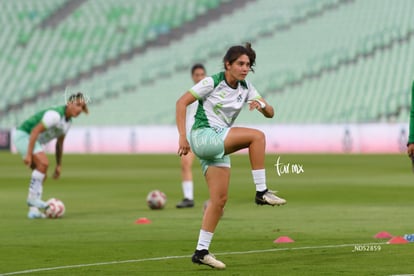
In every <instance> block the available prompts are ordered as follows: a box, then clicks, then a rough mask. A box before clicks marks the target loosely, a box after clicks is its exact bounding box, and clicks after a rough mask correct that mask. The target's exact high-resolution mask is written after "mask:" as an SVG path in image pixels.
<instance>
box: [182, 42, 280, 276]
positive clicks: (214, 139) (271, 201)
mask: <svg viewBox="0 0 414 276" xmlns="http://www.w3.org/2000/svg"><path fill="white" fill-rule="evenodd" d="M255 59H256V53H255V52H254V50H253V49H252V48H251V44H250V43H246V45H245V46H233V47H230V48H229V49H228V50H227V53H226V54H225V56H224V58H223V64H224V72H221V73H218V74H216V75H213V76H211V77H207V78H205V79H203V80H201V81H200V82H199V83H197V84H196V85H194V86H193V87H192V88H191V89H190V90H189V91H187V92H186V93H185V94H184V95H183V96H181V98H179V99H178V101H177V103H176V122H177V128H178V132H179V148H178V154H179V155H186V154H187V153H188V152H189V151H190V145H191V149H192V151H193V152H194V153H195V155H196V156H197V157H198V158H199V159H200V162H201V165H202V170H203V174H204V177H205V179H206V182H207V186H208V189H209V193H210V199H209V204H208V206H207V209H206V211H205V213H204V217H203V221H202V225H201V230H200V233H199V238H198V243H197V248H196V251H195V252H194V255H193V256H192V261H193V262H194V263H197V264H205V265H208V266H211V267H213V268H218V269H224V268H225V267H226V266H225V264H224V263H222V262H221V261H219V260H216V259H215V257H214V256H213V255H211V254H210V253H209V251H208V249H209V246H210V243H211V240H212V238H213V234H214V231H215V229H216V226H217V224H218V222H219V220H220V218H221V215H222V210H223V208H224V205H225V203H226V201H227V194H228V188H229V182H230V157H229V154H231V153H233V152H236V151H238V150H240V149H243V148H248V149H249V158H250V165H251V169H252V176H253V182H254V184H255V185H256V197H255V202H256V203H257V204H260V205H264V204H268V205H273V206H274V205H283V204H285V203H286V200H284V199H283V198H280V197H277V196H276V195H275V194H274V192H272V191H270V190H268V189H267V186H266V174H265V164H264V163H265V135H264V134H263V133H262V132H261V131H259V130H256V129H251V128H244V127H232V124H233V122H234V121H235V119H236V118H237V116H238V114H239V112H240V110H241V108H242V107H243V105H244V104H245V103H248V104H249V109H250V110H254V109H256V110H258V111H259V112H260V113H262V114H263V115H264V116H265V117H267V118H272V117H273V115H274V110H273V107H272V106H271V105H270V104H268V103H267V102H266V101H265V100H264V99H263V98H262V97H261V96H260V95H259V93H258V92H257V91H256V89H255V88H254V87H253V86H252V84H251V83H250V82H248V81H246V80H245V78H246V76H247V74H248V73H249V71H250V70H251V71H253V66H254V65H255ZM196 100H198V102H199V106H198V109H197V113H196V116H195V123H194V125H193V127H192V130H191V133H190V135H189V142H188V140H187V134H186V128H185V117H186V107H187V106H188V105H190V104H191V103H193V102H194V101H196Z"/></svg>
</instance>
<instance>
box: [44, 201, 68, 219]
mask: <svg viewBox="0 0 414 276" xmlns="http://www.w3.org/2000/svg"><path fill="white" fill-rule="evenodd" d="M47 204H48V205H49V207H48V208H47V209H46V211H45V213H46V216H47V217H48V218H61V217H62V216H63V215H64V214H65V205H64V204H63V202H62V201H61V200H59V199H57V198H51V199H49V200H48V201H47Z"/></svg>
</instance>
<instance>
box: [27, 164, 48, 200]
mask: <svg viewBox="0 0 414 276" xmlns="http://www.w3.org/2000/svg"><path fill="white" fill-rule="evenodd" d="M43 179H45V174H44V173H41V172H39V171H38V170H33V172H32V179H31V180H30V186H29V196H28V198H34V199H36V198H38V199H41V198H42V193H43V184H42V183H43Z"/></svg>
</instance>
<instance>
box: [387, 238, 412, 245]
mask: <svg viewBox="0 0 414 276" xmlns="http://www.w3.org/2000/svg"><path fill="white" fill-rule="evenodd" d="M387 243H388V244H404V243H408V241H407V240H406V239H404V238H403V237H401V236H396V237H394V238H392V239H390V240H389V241H388V242H387Z"/></svg>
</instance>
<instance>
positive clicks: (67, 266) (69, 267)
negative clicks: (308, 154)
mask: <svg viewBox="0 0 414 276" xmlns="http://www.w3.org/2000/svg"><path fill="white" fill-rule="evenodd" d="M382 244H386V243H385V242H383V243H364V244H363V245H382ZM358 245H361V243H359V244H336V245H320V246H304V247H292V248H271V249H262V250H249V251H236V252H222V253H214V255H216V256H221V255H243V254H255V253H266V252H277V251H294V250H308V249H325V248H340V247H354V246H358ZM184 258H191V255H184V256H165V257H156V258H146V259H136V260H124V261H111V262H100V263H91V264H75V265H64V266H55V267H45V268H34V269H27V270H21V271H14V272H6V273H3V274H0V276H6V275H18V274H29V273H34V272H42V271H52V270H61V269H73V268H83V267H90V266H102V265H116V264H126V263H142V262H150V261H164V260H170V259H184ZM409 275H412V274H409Z"/></svg>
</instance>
